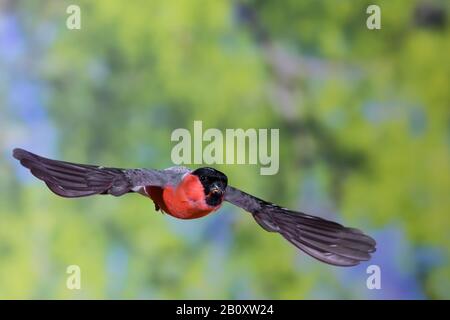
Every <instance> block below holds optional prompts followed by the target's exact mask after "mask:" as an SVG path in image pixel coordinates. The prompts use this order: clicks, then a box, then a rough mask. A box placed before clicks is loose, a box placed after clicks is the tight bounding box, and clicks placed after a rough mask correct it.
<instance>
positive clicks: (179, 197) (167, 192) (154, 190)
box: [145, 174, 220, 219]
mask: <svg viewBox="0 0 450 320" xmlns="http://www.w3.org/2000/svg"><path fill="white" fill-rule="evenodd" d="M145 192H146V193H147V195H148V196H149V197H150V198H151V199H152V200H153V201H154V202H155V203H156V204H157V205H158V206H159V207H160V208H161V209H162V210H163V211H164V212H166V213H168V214H170V215H171V216H173V217H176V218H179V219H196V218H201V217H203V216H206V215H207V214H209V213H211V212H213V211H215V210H217V209H219V208H220V204H219V205H218V206H215V207H212V206H210V205H208V204H207V203H206V202H205V192H204V189H203V186H202V183H201V182H200V180H199V179H198V177H197V176H195V175H192V174H187V175H186V176H185V177H184V178H183V180H182V181H181V182H180V183H179V184H178V186H177V187H172V186H168V187H165V188H160V187H152V186H148V187H145Z"/></svg>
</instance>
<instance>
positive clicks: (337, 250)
mask: <svg viewBox="0 0 450 320" xmlns="http://www.w3.org/2000/svg"><path fill="white" fill-rule="evenodd" d="M253 216H254V217H255V220H256V221H257V222H258V223H259V224H260V225H261V226H262V227H263V228H264V229H266V230H268V231H272V232H278V233H280V234H281V235H282V236H283V237H284V238H285V239H286V240H288V241H289V242H291V243H292V244H293V245H294V246H296V247H297V248H299V249H301V250H302V251H304V252H306V253H307V254H309V255H311V256H312V257H314V258H316V259H318V260H320V261H323V262H325V263H328V264H332V265H336V266H354V265H357V264H359V263H360V262H361V261H367V260H369V259H370V257H371V253H373V252H375V245H376V242H375V240H373V239H372V238H371V237H369V236H367V235H365V234H364V233H362V232H361V231H359V230H357V229H353V228H347V227H344V226H342V225H340V224H338V223H336V222H332V221H328V220H325V219H322V218H319V217H314V216H310V215H306V214H303V213H300V212H295V211H290V210H287V209H283V208H276V209H275V210H271V212H270V213H262V212H261V213H256V214H254V215H253Z"/></svg>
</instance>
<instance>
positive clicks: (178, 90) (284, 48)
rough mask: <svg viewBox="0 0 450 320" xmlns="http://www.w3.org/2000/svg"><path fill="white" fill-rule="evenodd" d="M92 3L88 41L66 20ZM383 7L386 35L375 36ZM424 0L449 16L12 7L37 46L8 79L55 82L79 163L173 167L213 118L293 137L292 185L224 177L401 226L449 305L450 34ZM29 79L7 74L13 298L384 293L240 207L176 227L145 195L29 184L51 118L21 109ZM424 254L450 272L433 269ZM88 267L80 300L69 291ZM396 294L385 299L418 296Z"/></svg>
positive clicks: (282, 198) (3, 286) (5, 163)
mask: <svg viewBox="0 0 450 320" xmlns="http://www.w3.org/2000/svg"><path fill="white" fill-rule="evenodd" d="M72 3H77V4H78V5H80V7H81V9H82V29H81V30H79V31H73V30H68V29H67V28H66V27H65V19H66V17H67V15H66V13H65V9H66V7H67V5H69V4H72ZM372 3H377V4H379V5H380V7H381V9H382V29H381V30H377V31H371V30H368V29H367V28H366V26H365V19H366V17H367V14H366V13H365V9H366V8H367V6H368V5H369V4H372ZM424 3H431V4H430V5H433V6H435V7H437V8H439V9H440V10H442V11H444V12H446V14H447V15H448V12H449V9H450V8H449V6H448V2H446V1H441V2H440V1H431V2H426V1H409V0H404V1H400V0H394V1H350V0H346V1H314V0H308V1H295V0H286V1H205V0H191V1H187V0H183V1H134V2H133V5H131V4H130V3H126V2H124V1H118V0H114V1H110V0H101V1H40V2H33V1H17V2H16V1H14V2H12V1H11V2H9V4H8V5H7V6H5V8H4V11H3V17H6V16H7V15H12V16H14V17H15V19H17V21H19V25H20V28H19V31H18V32H19V33H20V35H19V36H20V37H22V38H23V41H24V42H26V43H27V44H28V47H27V48H28V51H27V52H25V53H24V54H23V55H24V57H22V58H21V59H20V60H19V64H20V65H21V66H19V67H18V69H11V68H10V69H8V67H10V66H8V65H7V62H6V61H4V63H2V64H0V71H1V70H2V69H4V70H7V71H8V70H13V71H15V72H17V70H19V71H20V72H22V73H23V74H24V76H25V77H27V78H29V79H31V80H32V81H33V83H39V85H40V86H39V88H40V89H39V90H41V91H42V92H44V93H43V94H42V95H43V96H44V97H43V98H41V101H42V108H43V109H44V110H45V114H46V117H47V118H48V121H49V126H51V127H52V128H54V130H55V137H56V138H55V142H54V149H52V148H50V149H49V150H54V153H53V154H51V155H52V156H57V157H60V158H64V159H70V160H73V161H78V162H90V163H98V164H103V165H109V166H121V167H167V166H170V165H171V163H170V151H171V148H172V147H173V145H174V143H172V142H171V141H170V134H171V132H172V130H174V129H176V128H179V127H183V128H189V129H191V128H192V123H193V121H194V120H202V121H203V127H204V128H212V127H214V128H219V129H225V128H280V148H281V149H280V171H279V173H278V174H277V175H275V176H260V175H259V168H258V167H257V166H250V165H217V166H216V167H217V168H218V169H220V170H223V171H224V172H226V173H227V174H228V176H229V180H230V181H231V183H232V184H233V185H238V186H240V187H242V188H243V189H244V190H248V191H251V192H252V193H254V194H257V195H258V196H260V197H263V198H267V199H268V200H272V201H274V202H278V203H281V204H283V205H285V206H290V207H293V208H300V209H302V210H305V211H308V212H313V213H317V214H321V215H325V216H327V214H329V213H333V214H332V215H328V217H332V218H335V219H339V220H340V221H344V222H345V223H347V224H350V225H357V226H360V227H361V228H366V229H367V228H368V229H369V230H372V231H374V232H375V230H384V229H388V228H394V229H396V230H398V231H399V232H400V233H401V234H402V235H403V236H404V238H405V241H406V242H407V243H408V245H409V246H410V247H411V248H412V249H411V252H412V253H409V254H408V253H407V252H395V254H394V257H395V259H397V260H396V262H395V263H398V264H399V265H400V266H401V267H400V271H399V272H400V273H401V272H403V271H404V272H408V270H413V275H414V277H413V278H414V279H411V281H417V282H418V283H419V286H420V289H421V292H423V293H424V294H425V295H426V296H427V297H429V298H449V297H450V292H449V288H450V268H449V259H450V239H449V238H450V233H449V230H450V216H449V214H448V213H449V212H450V198H449V196H448V194H449V190H450V177H449V172H450V156H449V142H450V140H449V121H450V118H449V107H450V90H449V75H450V62H449V58H448V52H450V37H449V27H448V21H445V20H444V22H443V23H442V24H433V23H429V24H427V23H424V22H423V21H422V22H418V21H417V12H418V10H420V8H421V6H424ZM6 7H7V8H6ZM1 19H2V18H0V21H2V20H1ZM3 19H5V18H3ZM2 50H4V49H3V47H2ZM10 72H11V71H10ZM14 81H15V78H14V77H13V76H11V77H9V78H8V77H2V78H1V79H0V93H1V94H0V112H1V117H0V118H1V119H0V125H1V128H0V130H1V131H0V134H1V135H2V138H1V140H0V147H1V148H2V150H1V151H2V158H1V159H0V174H1V176H2V179H1V180H0V191H1V192H0V199H1V202H0V218H1V221H2V222H1V223H0V259H1V264H0V298H286V299H299V298H311V297H313V298H361V297H367V296H369V297H370V294H369V293H368V292H367V290H366V289H365V277H366V275H365V266H367V265H368V264H367V265H365V266H364V267H362V268H359V269H357V270H358V273H357V276H355V278H354V282H352V280H351V279H350V280H348V279H347V283H346V284H345V285H343V284H342V279H345V276H346V274H347V273H346V272H347V271H343V270H337V269H335V268H333V267H330V266H325V265H319V263H317V262H315V261H312V259H309V258H308V257H306V256H305V255H302V254H299V253H298V252H297V251H296V250H295V248H293V247H291V246H289V245H288V244H287V243H286V242H285V241H284V240H282V239H281V237H278V236H276V235H273V234H269V233H265V232H263V231H262V230H261V229H260V228H259V227H258V226H257V225H256V224H255V222H254V221H253V220H252V218H251V217H250V216H249V215H247V214H245V213H243V212H241V211H240V210H238V209H236V208H233V207H231V206H229V205H226V206H225V207H224V208H223V209H222V210H221V213H219V214H217V215H212V216H210V217H207V218H204V219H200V220H198V221H175V220H174V219H172V218H170V217H167V216H162V215H161V214H159V213H155V212H154V209H153V205H152V203H151V202H150V201H149V200H147V199H145V198H142V197H139V196H137V195H129V196H127V197H124V198H120V199H111V198H109V197H96V198H89V199H80V200H77V201H73V200H66V199H61V198H58V197H55V196H54V195H53V194H51V193H50V192H49V191H47V190H46V189H45V188H43V185H42V184H41V183H37V182H36V181H34V180H30V179H26V178H25V177H24V176H25V175H22V178H21V177H20V176H21V175H20V174H19V172H21V170H22V169H19V168H18V167H17V165H16V164H15V163H14V162H13V161H12V160H11V159H10V151H11V147H13V146H19V145H21V144H25V145H30V143H29V142H28V141H30V139H31V137H32V136H33V134H34V132H32V130H30V129H29V128H28V127H27V122H26V121H25V120H24V119H25V118H27V117H32V116H33V114H31V115H30V114H29V113H27V114H22V113H20V112H17V110H21V108H22V107H23V106H22V107H21V105H20V103H19V105H15V104H14V100H11V99H10V98H8V97H9V92H11V88H12V87H13V86H14V85H15V84H14ZM11 101H12V102H11ZM23 103H26V102H23ZM22 109H23V108H22ZM17 132H18V133H17ZM45 144H46V142H42V141H41V142H40V144H37V145H36V147H37V148H39V146H42V145H45ZM33 146H34V145H33V144H31V147H33ZM22 173H23V172H22ZM11 187H13V188H11ZM380 234H382V233H381V232H380ZM423 247H425V248H430V250H431V251H433V252H434V250H436V251H437V255H438V256H439V258H438V259H437V262H433V263H432V264H431V265H429V266H426V267H424V266H423V265H422V264H421V263H420V260H419V259H418V258H417V255H416V254H415V249H417V248H423ZM383 249H385V248H383V247H381V248H379V250H378V252H377V254H376V255H377V257H380V258H379V260H377V261H378V263H380V264H382V263H383V262H385V260H383V254H384V251H383ZM405 261H407V263H405ZM391 263H392V262H391ZM71 264H77V265H79V266H80V267H81V270H82V290H80V291H70V290H67V289H66V287H65V281H66V277H67V275H66V273H65V269H66V267H67V266H68V265H71ZM381 268H382V270H383V265H381ZM386 268H387V267H386ZM356 279H357V280H356ZM391 280H392V279H391ZM386 281H389V279H386ZM396 290H397V292H400V293H398V294H397V295H395V294H394V293H390V292H389V291H388V292H387V293H385V295H384V297H399V298H401V297H402V293H403V292H405V291H406V290H407V289H406V288H396ZM394 291H395V290H394ZM380 297H383V293H382V294H381V295H380ZM418 297H421V296H420V295H419V296H418Z"/></svg>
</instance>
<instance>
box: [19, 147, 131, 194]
mask: <svg viewBox="0 0 450 320" xmlns="http://www.w3.org/2000/svg"><path fill="white" fill-rule="evenodd" d="M13 156H14V158H16V159H17V160H19V161H20V163H21V164H22V165H23V166H24V167H26V168H28V169H30V171H31V173H32V174H33V175H34V176H35V177H36V178H38V179H40V180H42V181H44V182H45V183H46V184H47V186H48V187H49V189H50V190H52V191H53V192H54V193H56V194H57V195H59V196H62V197H66V198H77V197H86V196H90V195H94V194H112V195H115V196H120V195H122V194H124V193H126V192H128V191H130V188H131V186H130V183H129V182H128V180H127V179H126V177H125V175H124V170H122V169H116V168H103V167H99V166H93V165H86V164H77V163H70V162H64V161H58V160H51V159H47V158H44V157H41V156H38V155H36V154H33V153H31V152H28V151H26V150H23V149H14V150H13Z"/></svg>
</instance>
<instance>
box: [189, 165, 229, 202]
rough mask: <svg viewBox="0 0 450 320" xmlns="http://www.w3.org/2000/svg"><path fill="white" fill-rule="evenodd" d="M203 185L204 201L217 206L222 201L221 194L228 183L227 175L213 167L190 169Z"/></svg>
mask: <svg viewBox="0 0 450 320" xmlns="http://www.w3.org/2000/svg"><path fill="white" fill-rule="evenodd" d="M192 174H193V175H195V176H197V177H198V178H199V180H200V182H201V183H202V185H203V189H204V192H205V197H206V203H207V204H208V205H210V206H213V207H215V206H218V205H219V204H220V203H221V202H222V201H223V195H224V194H225V190H226V188H227V185H228V178H227V176H226V175H225V174H224V173H222V172H220V171H219V170H216V169H214V168H209V167H203V168H198V169H196V170H194V171H192Z"/></svg>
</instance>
